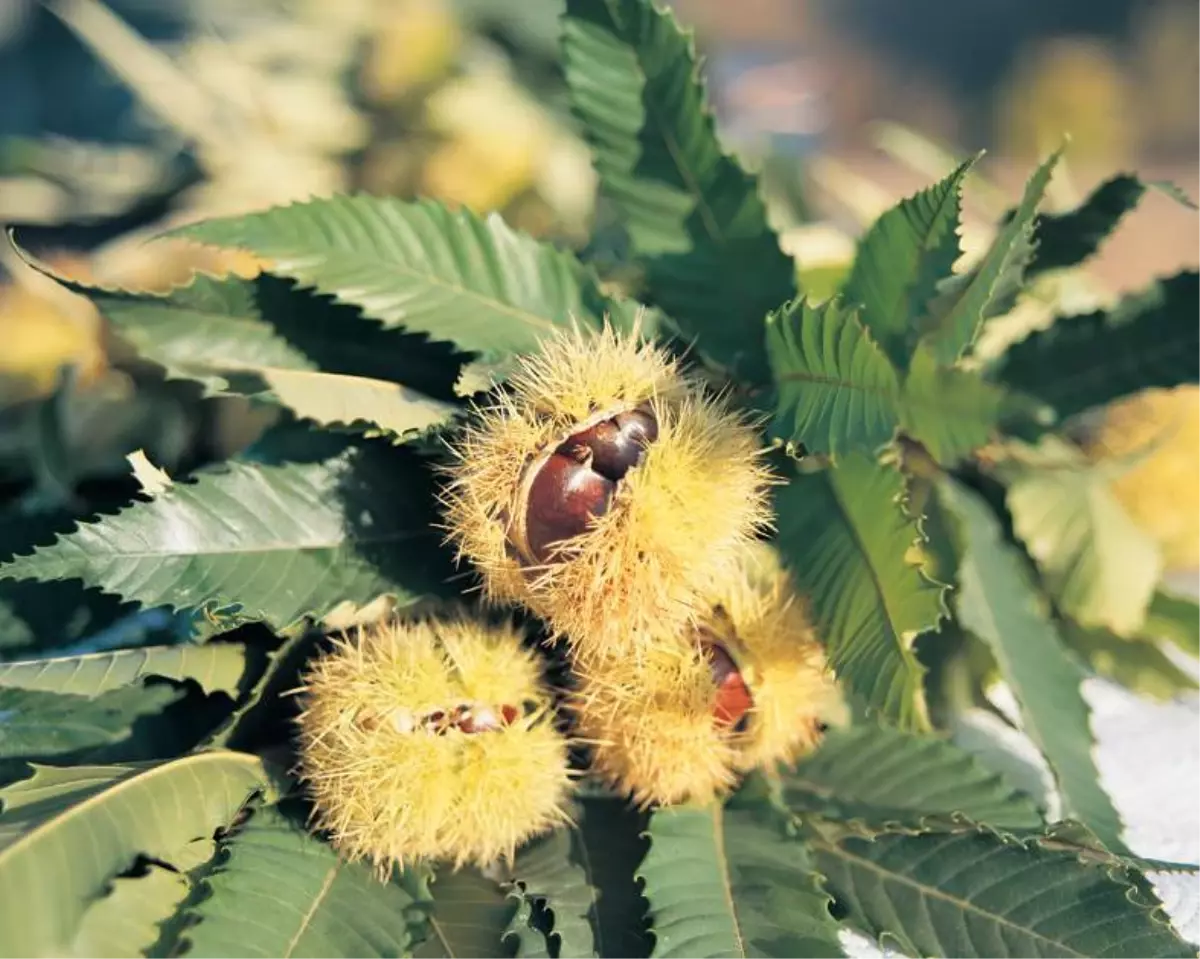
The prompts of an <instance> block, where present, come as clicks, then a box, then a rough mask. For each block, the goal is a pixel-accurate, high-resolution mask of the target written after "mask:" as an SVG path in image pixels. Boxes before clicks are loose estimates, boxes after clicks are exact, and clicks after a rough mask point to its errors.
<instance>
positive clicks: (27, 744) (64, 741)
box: [0, 686, 183, 760]
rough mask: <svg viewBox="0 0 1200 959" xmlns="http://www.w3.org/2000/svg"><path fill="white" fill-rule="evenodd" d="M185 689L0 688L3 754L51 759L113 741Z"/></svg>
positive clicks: (2, 756) (126, 736)
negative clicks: (88, 691)
mask: <svg viewBox="0 0 1200 959" xmlns="http://www.w3.org/2000/svg"><path fill="white" fill-rule="evenodd" d="M182 698H183V693H182V691H180V690H177V689H171V688H170V687H169V686H154V687H151V688H146V689H143V688H142V687H141V686H126V687H123V688H117V689H113V690H111V691H109V692H107V693H104V694H102V695H100V696H97V697H85V696H72V695H65V694H61V693H52V692H45V691H39V690H28V689H19V688H17V689H13V688H8V689H0V759H13V758H31V759H38V760H45V759H50V758H52V757H55V756H72V757H73V758H75V756H76V755H77V754H78V753H80V752H81V751H83V750H92V749H96V748H98V747H102V746H112V745H115V744H117V743H122V742H125V741H126V740H128V739H129V738H130V736H131V735H132V731H133V726H134V723H136V722H137V721H138V720H139V719H141V718H143V717H147V716H156V715H158V714H160V713H161V712H162V711H163V710H164V709H166V708H167V707H168V706H170V705H171V704H172V703H174V702H177V701H178V700H180V699H182Z"/></svg>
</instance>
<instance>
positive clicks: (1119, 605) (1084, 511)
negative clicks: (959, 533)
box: [1006, 463, 1163, 636]
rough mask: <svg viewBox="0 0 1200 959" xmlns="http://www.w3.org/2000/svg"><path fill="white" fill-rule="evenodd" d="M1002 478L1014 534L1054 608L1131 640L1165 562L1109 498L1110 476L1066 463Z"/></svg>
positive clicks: (1013, 472) (1022, 470)
mask: <svg viewBox="0 0 1200 959" xmlns="http://www.w3.org/2000/svg"><path fill="white" fill-rule="evenodd" d="M1006 472H1007V473H1008V476H1009V479H1010V482H1009V487H1008V492H1007V495H1006V505H1007V506H1008V510H1009V512H1010V513H1011V514H1012V523H1013V532H1015V533H1016V535H1017V536H1018V537H1019V538H1020V539H1021V541H1022V542H1023V543H1024V544H1025V549H1026V550H1027V551H1028V552H1029V555H1030V556H1032V557H1033V559H1034V561H1035V562H1036V563H1037V565H1038V569H1039V570H1040V571H1041V573H1042V579H1043V582H1044V583H1045V584H1046V586H1047V588H1048V589H1049V591H1050V593H1051V595H1052V596H1053V597H1054V600H1055V602H1056V604H1057V605H1058V607H1059V609H1061V610H1062V611H1063V612H1065V613H1066V614H1067V615H1069V616H1070V617H1071V618H1072V619H1074V620H1076V621H1077V622H1079V623H1080V624H1082V625H1084V626H1103V627H1107V628H1108V629H1111V630H1113V631H1114V632H1116V633H1118V634H1120V635H1122V636H1132V635H1134V634H1135V633H1136V632H1137V631H1138V630H1139V629H1140V628H1141V626H1142V623H1143V622H1144V621H1145V619H1146V611H1147V609H1148V607H1149V605H1150V600H1151V598H1152V597H1153V595H1154V591H1155V587H1156V586H1157V585H1158V579H1159V576H1160V574H1161V572H1162V566H1163V562H1162V556H1161V554H1160V551H1159V548H1158V545H1157V544H1156V543H1155V541H1154V539H1153V538H1152V537H1151V536H1150V535H1149V534H1148V533H1146V532H1145V531H1143V530H1142V528H1141V527H1139V526H1138V525H1137V523H1135V522H1134V520H1133V518H1132V517H1131V516H1130V515H1129V514H1128V513H1127V512H1126V511H1125V507H1124V506H1122V505H1121V502H1120V501H1119V500H1118V499H1117V497H1116V496H1115V495H1114V493H1113V491H1112V488H1111V486H1110V482H1109V480H1110V477H1109V475H1108V471H1107V470H1106V469H1103V468H1100V467H1095V466H1089V465H1085V464H1083V463H1079V464H1069V463H1068V464H1064V465H1061V466H1040V465H1031V466H1019V467H1015V468H1010V469H1008V470H1006Z"/></svg>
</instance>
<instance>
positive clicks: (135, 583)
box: [0, 448, 440, 629]
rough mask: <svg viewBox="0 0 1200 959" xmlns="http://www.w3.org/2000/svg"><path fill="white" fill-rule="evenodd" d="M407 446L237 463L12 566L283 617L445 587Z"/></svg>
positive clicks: (404, 598)
mask: <svg viewBox="0 0 1200 959" xmlns="http://www.w3.org/2000/svg"><path fill="white" fill-rule="evenodd" d="M402 454H403V451H391V450H378V449H373V448H372V449H359V450H348V451H347V452H345V453H343V454H341V455H340V456H337V457H334V458H332V459H330V460H326V461H323V462H319V463H293V464H285V465H280V466H270V465H261V466H260V465H251V464H247V463H240V462H231V463H228V464H225V465H223V466H220V467H216V468H212V469H210V470H209V471H206V472H204V473H202V474H201V475H200V476H199V477H198V478H197V480H196V481H195V483H189V484H182V483H177V484H175V485H174V486H172V487H171V488H170V489H169V490H168V491H167V492H165V493H163V494H161V495H160V496H158V497H156V498H154V499H153V500H151V501H149V502H139V503H136V504H134V505H133V506H131V507H129V508H127V509H125V510H123V511H122V512H120V513H118V514H116V515H115V516H110V517H105V518H104V519H102V520H100V521H98V522H95V523H88V524H83V525H81V526H80V528H79V529H78V530H77V531H76V532H74V533H70V534H68V535H66V536H64V537H62V538H60V539H59V541H58V542H57V543H55V544H54V545H53V546H49V547H45V548H43V549H39V550H37V551H35V552H34V553H33V554H32V555H31V556H23V557H19V558H18V559H16V560H14V561H13V562H11V563H9V564H7V565H5V566H3V567H0V578H6V579H38V580H54V579H65V578H69V577H76V578H79V579H82V580H84V582H85V583H87V584H88V585H90V586H98V587H100V588H102V589H104V590H105V591H107V592H110V593H115V594H118V595H121V596H124V597H125V598H127V599H135V600H137V601H139V602H141V603H143V604H144V605H147V606H159V605H168V606H171V607H173V608H175V609H200V608H205V609H228V608H230V607H234V608H236V610H237V611H238V615H240V616H241V617H242V618H243V619H247V620H252V619H261V620H265V621H266V622H268V623H270V624H271V625H273V626H275V627H276V628H279V629H283V628H286V627H287V626H290V625H291V624H293V623H295V622H297V621H298V620H299V619H300V618H301V617H304V616H310V615H311V616H315V617H318V618H320V617H323V616H325V615H326V614H327V613H329V612H330V611H331V610H333V609H334V608H335V607H337V606H338V605H339V604H340V603H343V602H347V601H348V602H351V603H356V604H359V605H363V604H366V603H368V602H370V601H371V600H372V599H374V598H376V597H377V596H380V595H383V594H392V595H395V596H396V597H397V599H398V600H399V601H400V602H401V604H404V603H408V602H412V601H415V600H416V599H418V598H420V597H421V596H424V595H428V594H430V593H433V592H436V591H438V589H439V588H440V577H439V575H438V574H439V573H440V569H439V568H438V564H439V560H438V558H437V552H436V544H437V535H436V533H434V532H433V531H431V529H430V528H429V525H428V524H429V517H430V515H431V512H430V511H431V501H430V490H429V489H428V487H427V481H426V480H425V479H424V477H423V475H422V474H421V473H420V472H419V467H418V466H417V465H415V464H414V463H412V462H409V460H408V458H407V457H406V456H404V455H402Z"/></svg>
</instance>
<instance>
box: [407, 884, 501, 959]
mask: <svg viewBox="0 0 1200 959" xmlns="http://www.w3.org/2000/svg"><path fill="white" fill-rule="evenodd" d="M428 893H429V897H430V898H428V899H422V902H421V906H422V909H423V912H424V913H425V939H424V941H423V942H421V944H420V945H418V946H417V947H416V949H415V950H414V951H413V955H414V956H415V957H417V959H459V957H473V959H492V957H501V956H507V955H508V950H507V949H506V948H505V947H504V936H505V934H506V933H507V932H508V930H509V928H510V926H511V924H512V919H513V916H514V914H515V912H516V909H517V903H516V901H515V900H513V899H512V898H510V897H509V896H507V895H505V892H504V890H503V889H501V888H500V886H499V885H498V884H496V883H495V882H493V881H492V880H491V879H488V878H486V877H485V876H482V875H480V874H479V873H478V872H477V871H476V870H474V869H461V870H459V871H458V872H452V871H450V870H449V869H442V870H439V872H438V874H437V878H436V879H435V880H434V881H433V882H432V883H430V885H429V887H428Z"/></svg>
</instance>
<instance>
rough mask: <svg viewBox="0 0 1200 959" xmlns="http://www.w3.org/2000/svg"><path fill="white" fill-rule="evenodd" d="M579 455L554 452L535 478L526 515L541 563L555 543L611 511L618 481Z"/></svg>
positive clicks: (532, 547) (535, 554)
mask: <svg viewBox="0 0 1200 959" xmlns="http://www.w3.org/2000/svg"><path fill="white" fill-rule="evenodd" d="M582 459H584V461H582V462H581V457H579V456H573V455H572V456H568V455H565V454H563V453H554V454H553V455H552V456H551V457H550V458H549V459H548V460H546V462H545V463H543V464H542V467H541V469H539V470H538V472H537V475H536V476H535V477H534V478H533V482H532V484H530V487H529V501H528V505H527V507H526V514H525V539H526V542H527V543H528V546H529V551H530V553H531V554H532V556H531V558H532V559H533V560H535V561H537V562H539V563H544V562H546V560H547V559H549V557H550V553H551V547H552V546H553V545H554V544H555V543H561V542H563V541H564V540H568V539H571V538H572V537H573V536H578V535H579V534H580V533H582V532H583V531H584V530H585V529H587V525H588V521H589V520H590V519H591V518H592V517H593V516H603V515H604V514H605V513H606V512H608V507H609V503H610V502H611V500H612V494H613V491H614V490H615V489H616V484H615V483H614V482H613V481H612V480H610V479H608V478H607V477H604V476H601V475H600V474H599V473H597V472H596V471H595V470H594V469H592V468H591V467H590V466H589V465H588V464H587V462H586V457H583V458H582Z"/></svg>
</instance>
